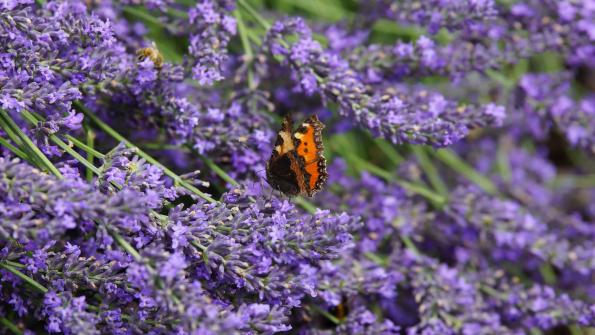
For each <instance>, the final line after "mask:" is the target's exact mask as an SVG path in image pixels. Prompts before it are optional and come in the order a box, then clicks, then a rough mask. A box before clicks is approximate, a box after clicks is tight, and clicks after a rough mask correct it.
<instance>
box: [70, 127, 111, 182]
mask: <svg viewBox="0 0 595 335" xmlns="http://www.w3.org/2000/svg"><path fill="white" fill-rule="evenodd" d="M85 135H86V138H87V144H84V143H83V142H81V141H79V140H78V139H76V138H74V137H72V136H70V135H69V136H67V137H66V138H67V139H68V140H69V141H71V142H72V143H74V145H76V146H78V147H79V148H81V149H83V150H85V151H86V152H87V161H88V162H89V163H90V164H91V165H94V164H93V161H94V160H95V157H98V158H100V159H101V158H103V157H105V156H104V155H103V154H102V153H101V152H99V151H97V150H95V132H94V131H93V129H91V128H90V127H87V126H85ZM85 174H86V178H87V181H88V182H91V181H93V170H92V169H87V170H86V171H85Z"/></svg>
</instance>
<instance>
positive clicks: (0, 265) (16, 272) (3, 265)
mask: <svg viewBox="0 0 595 335" xmlns="http://www.w3.org/2000/svg"><path fill="white" fill-rule="evenodd" d="M0 268H3V269H5V270H6V271H8V272H10V273H12V274H14V275H15V276H17V277H19V278H21V279H22V280H23V281H24V282H25V283H27V284H29V285H30V286H31V287H33V288H34V289H36V290H37V291H39V292H41V293H43V294H45V293H47V291H48V289H47V288H45V287H44V286H43V285H41V284H40V283H38V282H37V281H35V280H34V279H33V278H31V277H29V276H27V275H26V274H24V273H22V272H21V271H19V270H18V269H16V268H15V267H13V266H12V265H10V264H7V263H6V262H0Z"/></svg>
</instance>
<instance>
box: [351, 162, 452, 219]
mask: <svg viewBox="0 0 595 335" xmlns="http://www.w3.org/2000/svg"><path fill="white" fill-rule="evenodd" d="M342 156H343V157H344V158H345V159H347V160H348V161H351V162H352V163H354V165H356V166H357V167H359V169H360V170H365V171H368V172H370V173H371V174H374V175H376V176H378V177H380V178H383V179H384V180H386V181H387V182H395V183H397V184H398V185H399V186H401V187H403V188H404V189H406V190H408V191H410V192H413V193H415V194H419V195H421V196H423V197H424V198H426V199H428V200H430V201H431V202H432V203H433V204H434V205H435V206H436V207H438V208H440V207H442V206H444V204H445V203H446V198H445V197H443V196H442V195H440V194H438V193H436V192H434V191H432V190H430V189H428V188H427V187H425V186H423V185H419V184H416V183H412V182H408V181H405V180H400V179H398V178H397V177H395V176H394V174H392V173H390V172H389V171H386V170H384V169H382V168H380V167H378V166H376V165H374V164H372V163H370V162H368V161H366V160H363V159H361V158H359V157H357V156H356V155H352V154H348V153H346V152H343V153H342Z"/></svg>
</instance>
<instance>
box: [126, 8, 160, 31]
mask: <svg viewBox="0 0 595 335" xmlns="http://www.w3.org/2000/svg"><path fill="white" fill-rule="evenodd" d="M122 12H124V13H125V14H128V15H130V16H134V17H136V18H138V19H141V20H142V21H145V22H148V23H152V24H154V25H157V26H163V23H162V22H161V21H159V19H157V18H156V17H154V16H153V15H151V14H150V13H148V12H147V10H146V9H145V8H144V7H143V6H124V8H122Z"/></svg>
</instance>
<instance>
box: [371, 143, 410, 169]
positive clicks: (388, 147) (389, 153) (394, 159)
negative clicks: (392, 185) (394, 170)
mask: <svg viewBox="0 0 595 335" xmlns="http://www.w3.org/2000/svg"><path fill="white" fill-rule="evenodd" d="M376 145H377V146H378V148H380V150H381V151H382V152H383V153H384V154H385V155H386V157H388V159H389V160H390V161H391V163H393V164H394V165H396V166H398V165H399V164H401V163H402V162H403V161H404V160H405V159H404V158H403V157H402V156H401V155H399V153H398V152H397V151H396V150H395V149H394V148H393V146H392V144H390V143H388V142H387V141H386V140H384V139H382V138H378V139H376Z"/></svg>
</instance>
